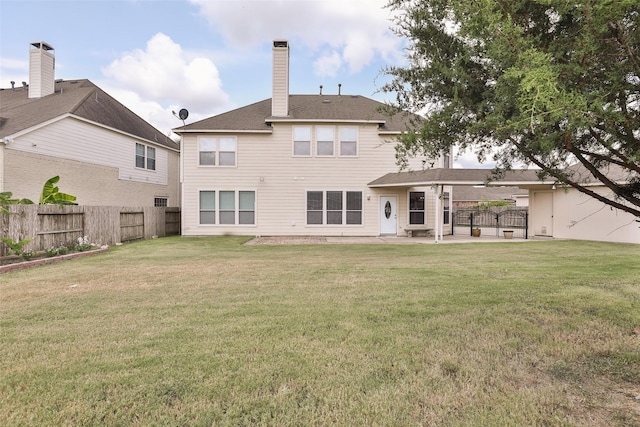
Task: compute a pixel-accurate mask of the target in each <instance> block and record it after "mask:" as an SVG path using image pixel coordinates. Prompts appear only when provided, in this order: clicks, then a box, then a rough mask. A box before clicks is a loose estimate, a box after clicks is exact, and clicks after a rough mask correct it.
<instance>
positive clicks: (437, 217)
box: [433, 184, 440, 243]
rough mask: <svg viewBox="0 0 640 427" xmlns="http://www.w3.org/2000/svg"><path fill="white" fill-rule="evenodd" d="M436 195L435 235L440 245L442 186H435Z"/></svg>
mask: <svg viewBox="0 0 640 427" xmlns="http://www.w3.org/2000/svg"><path fill="white" fill-rule="evenodd" d="M435 193H436V208H435V213H434V215H433V234H434V235H435V242H436V243H438V238H439V236H440V186H439V185H437V184H436V186H435Z"/></svg>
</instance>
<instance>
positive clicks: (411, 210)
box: [407, 191, 427, 225]
mask: <svg viewBox="0 0 640 427" xmlns="http://www.w3.org/2000/svg"><path fill="white" fill-rule="evenodd" d="M411 193H416V194H419V193H422V197H423V200H422V209H415V208H414V207H413V208H412V206H411ZM407 202H408V203H407V205H408V206H407V208H408V209H407V212H408V215H409V218H408V221H407V222H408V224H409V225H424V224H426V223H427V192H426V191H409V194H407ZM412 213H422V222H412V218H411V214H412Z"/></svg>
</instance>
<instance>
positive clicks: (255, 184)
mask: <svg viewBox="0 0 640 427" xmlns="http://www.w3.org/2000/svg"><path fill="white" fill-rule="evenodd" d="M304 125H309V126H314V124H313V123H308V124H304V123H296V126H304ZM322 125H323V126H331V125H333V126H336V129H338V128H339V126H347V125H346V124H344V123H334V124H330V123H323V124H322ZM354 126H357V128H358V155H357V156H350V157H341V156H339V141H338V140H337V139H336V148H335V155H334V156H331V157H324V156H323V157H317V156H314V155H312V156H310V157H295V156H293V154H292V145H293V136H292V126H291V125H290V124H280V123H274V125H273V133H272V134H239V135H237V137H238V139H237V165H236V167H233V168H229V167H199V166H198V143H197V136H196V135H191V134H187V135H185V136H184V140H183V158H182V161H183V164H184V168H183V175H184V176H183V179H184V184H183V203H184V205H183V206H184V207H183V234H184V235H220V234H237V235H334V236H341V235H344V236H365V235H367V236H372V235H378V234H379V217H378V215H379V196H380V195H382V194H390V195H391V194H393V195H397V196H398V232H399V233H403V227H404V225H405V224H406V222H407V218H408V213H407V206H406V205H407V195H408V191H407V190H406V189H385V190H382V191H380V190H374V189H370V188H368V187H367V183H368V182H371V181H373V180H374V179H376V178H379V177H380V176H381V175H383V174H385V173H387V172H395V171H397V169H398V168H397V166H396V164H395V150H394V146H393V144H390V143H384V141H385V140H388V139H389V137H380V136H379V135H378V132H377V126H376V125H373V124H372V125H368V124H367V125H365V124H360V125H357V124H356V125H354ZM220 135H221V136H223V135H222V134H220ZM311 151H312V153H314V152H315V145H313V146H312V150H311ZM205 190H215V191H220V190H222V191H225V190H251V191H255V192H256V224H255V225H251V226H246V225H234V226H221V225H199V191H205ZM307 191H359V192H362V196H363V224H362V225H340V226H332V225H306V197H307ZM427 218H433V213H432V212H428V213H427Z"/></svg>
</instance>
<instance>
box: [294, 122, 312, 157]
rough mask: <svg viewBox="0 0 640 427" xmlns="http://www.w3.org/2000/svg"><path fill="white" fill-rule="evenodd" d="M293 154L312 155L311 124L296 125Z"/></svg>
mask: <svg viewBox="0 0 640 427" xmlns="http://www.w3.org/2000/svg"><path fill="white" fill-rule="evenodd" d="M293 155H294V156H310V155H311V126H294V128H293Z"/></svg>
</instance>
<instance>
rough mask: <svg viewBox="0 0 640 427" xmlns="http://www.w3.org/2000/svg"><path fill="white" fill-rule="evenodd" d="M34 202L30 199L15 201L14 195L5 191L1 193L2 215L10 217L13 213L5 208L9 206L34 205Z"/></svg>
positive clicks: (0, 207)
mask: <svg viewBox="0 0 640 427" xmlns="http://www.w3.org/2000/svg"><path fill="white" fill-rule="evenodd" d="M32 204H33V202H32V201H31V200H29V199H14V198H13V193H12V192H10V191H4V192H1V193H0V213H2V214H5V215H9V214H10V213H11V212H9V210H8V209H7V208H5V207H4V206H8V205H32Z"/></svg>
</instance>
